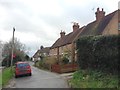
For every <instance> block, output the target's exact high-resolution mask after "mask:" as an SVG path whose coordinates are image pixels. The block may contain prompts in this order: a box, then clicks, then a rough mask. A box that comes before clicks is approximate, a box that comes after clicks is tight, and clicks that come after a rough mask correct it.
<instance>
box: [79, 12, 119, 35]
mask: <svg viewBox="0 0 120 90" xmlns="http://www.w3.org/2000/svg"><path fill="white" fill-rule="evenodd" d="M117 12H118V10H117V11H114V12H112V13H110V14H108V15H106V16H105V17H104V18H103V19H102V20H101V21H100V22H97V21H94V22H92V23H89V24H88V25H87V26H86V27H85V29H84V30H83V31H82V32H81V33H80V36H85V35H101V34H102V32H103V30H104V29H105V27H106V26H107V25H108V24H109V22H110V20H111V19H112V17H113V16H114V15H115V13H117Z"/></svg>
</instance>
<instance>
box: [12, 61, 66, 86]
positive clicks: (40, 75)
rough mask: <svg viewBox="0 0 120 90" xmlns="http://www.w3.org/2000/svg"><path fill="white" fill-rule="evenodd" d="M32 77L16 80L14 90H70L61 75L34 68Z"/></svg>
mask: <svg viewBox="0 0 120 90" xmlns="http://www.w3.org/2000/svg"><path fill="white" fill-rule="evenodd" d="M31 67H32V76H25V77H19V78H16V79H15V86H14V88H68V85H67V82H66V80H65V79H63V78H62V77H61V76H60V75H59V74H56V73H52V72H48V71H44V70H40V69H38V68H36V67H33V66H32V63H31Z"/></svg>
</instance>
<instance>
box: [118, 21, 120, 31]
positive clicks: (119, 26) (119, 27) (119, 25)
mask: <svg viewBox="0 0 120 90" xmlns="http://www.w3.org/2000/svg"><path fill="white" fill-rule="evenodd" d="M118 30H120V22H119V24H118Z"/></svg>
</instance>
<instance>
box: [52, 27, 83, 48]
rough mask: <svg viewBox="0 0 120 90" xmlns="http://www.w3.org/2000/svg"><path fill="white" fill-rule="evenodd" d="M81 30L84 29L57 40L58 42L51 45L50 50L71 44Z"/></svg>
mask: <svg viewBox="0 0 120 90" xmlns="http://www.w3.org/2000/svg"><path fill="white" fill-rule="evenodd" d="M83 28H84V27H82V28H80V29H79V30H76V31H73V32H71V33H69V34H67V35H65V36H64V37H62V38H58V40H57V41H56V42H55V43H54V44H53V45H52V47H51V48H56V47H60V46H64V45H66V44H70V43H72V42H73V41H74V40H75V38H76V37H77V36H78V34H80V32H81V30H82V29H83Z"/></svg>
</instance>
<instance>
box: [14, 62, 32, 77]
mask: <svg viewBox="0 0 120 90" xmlns="http://www.w3.org/2000/svg"><path fill="white" fill-rule="evenodd" d="M21 75H29V76H31V75H32V72H31V67H30V65H29V63H27V62H17V63H16V64H15V78H17V77H19V76H21Z"/></svg>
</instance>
